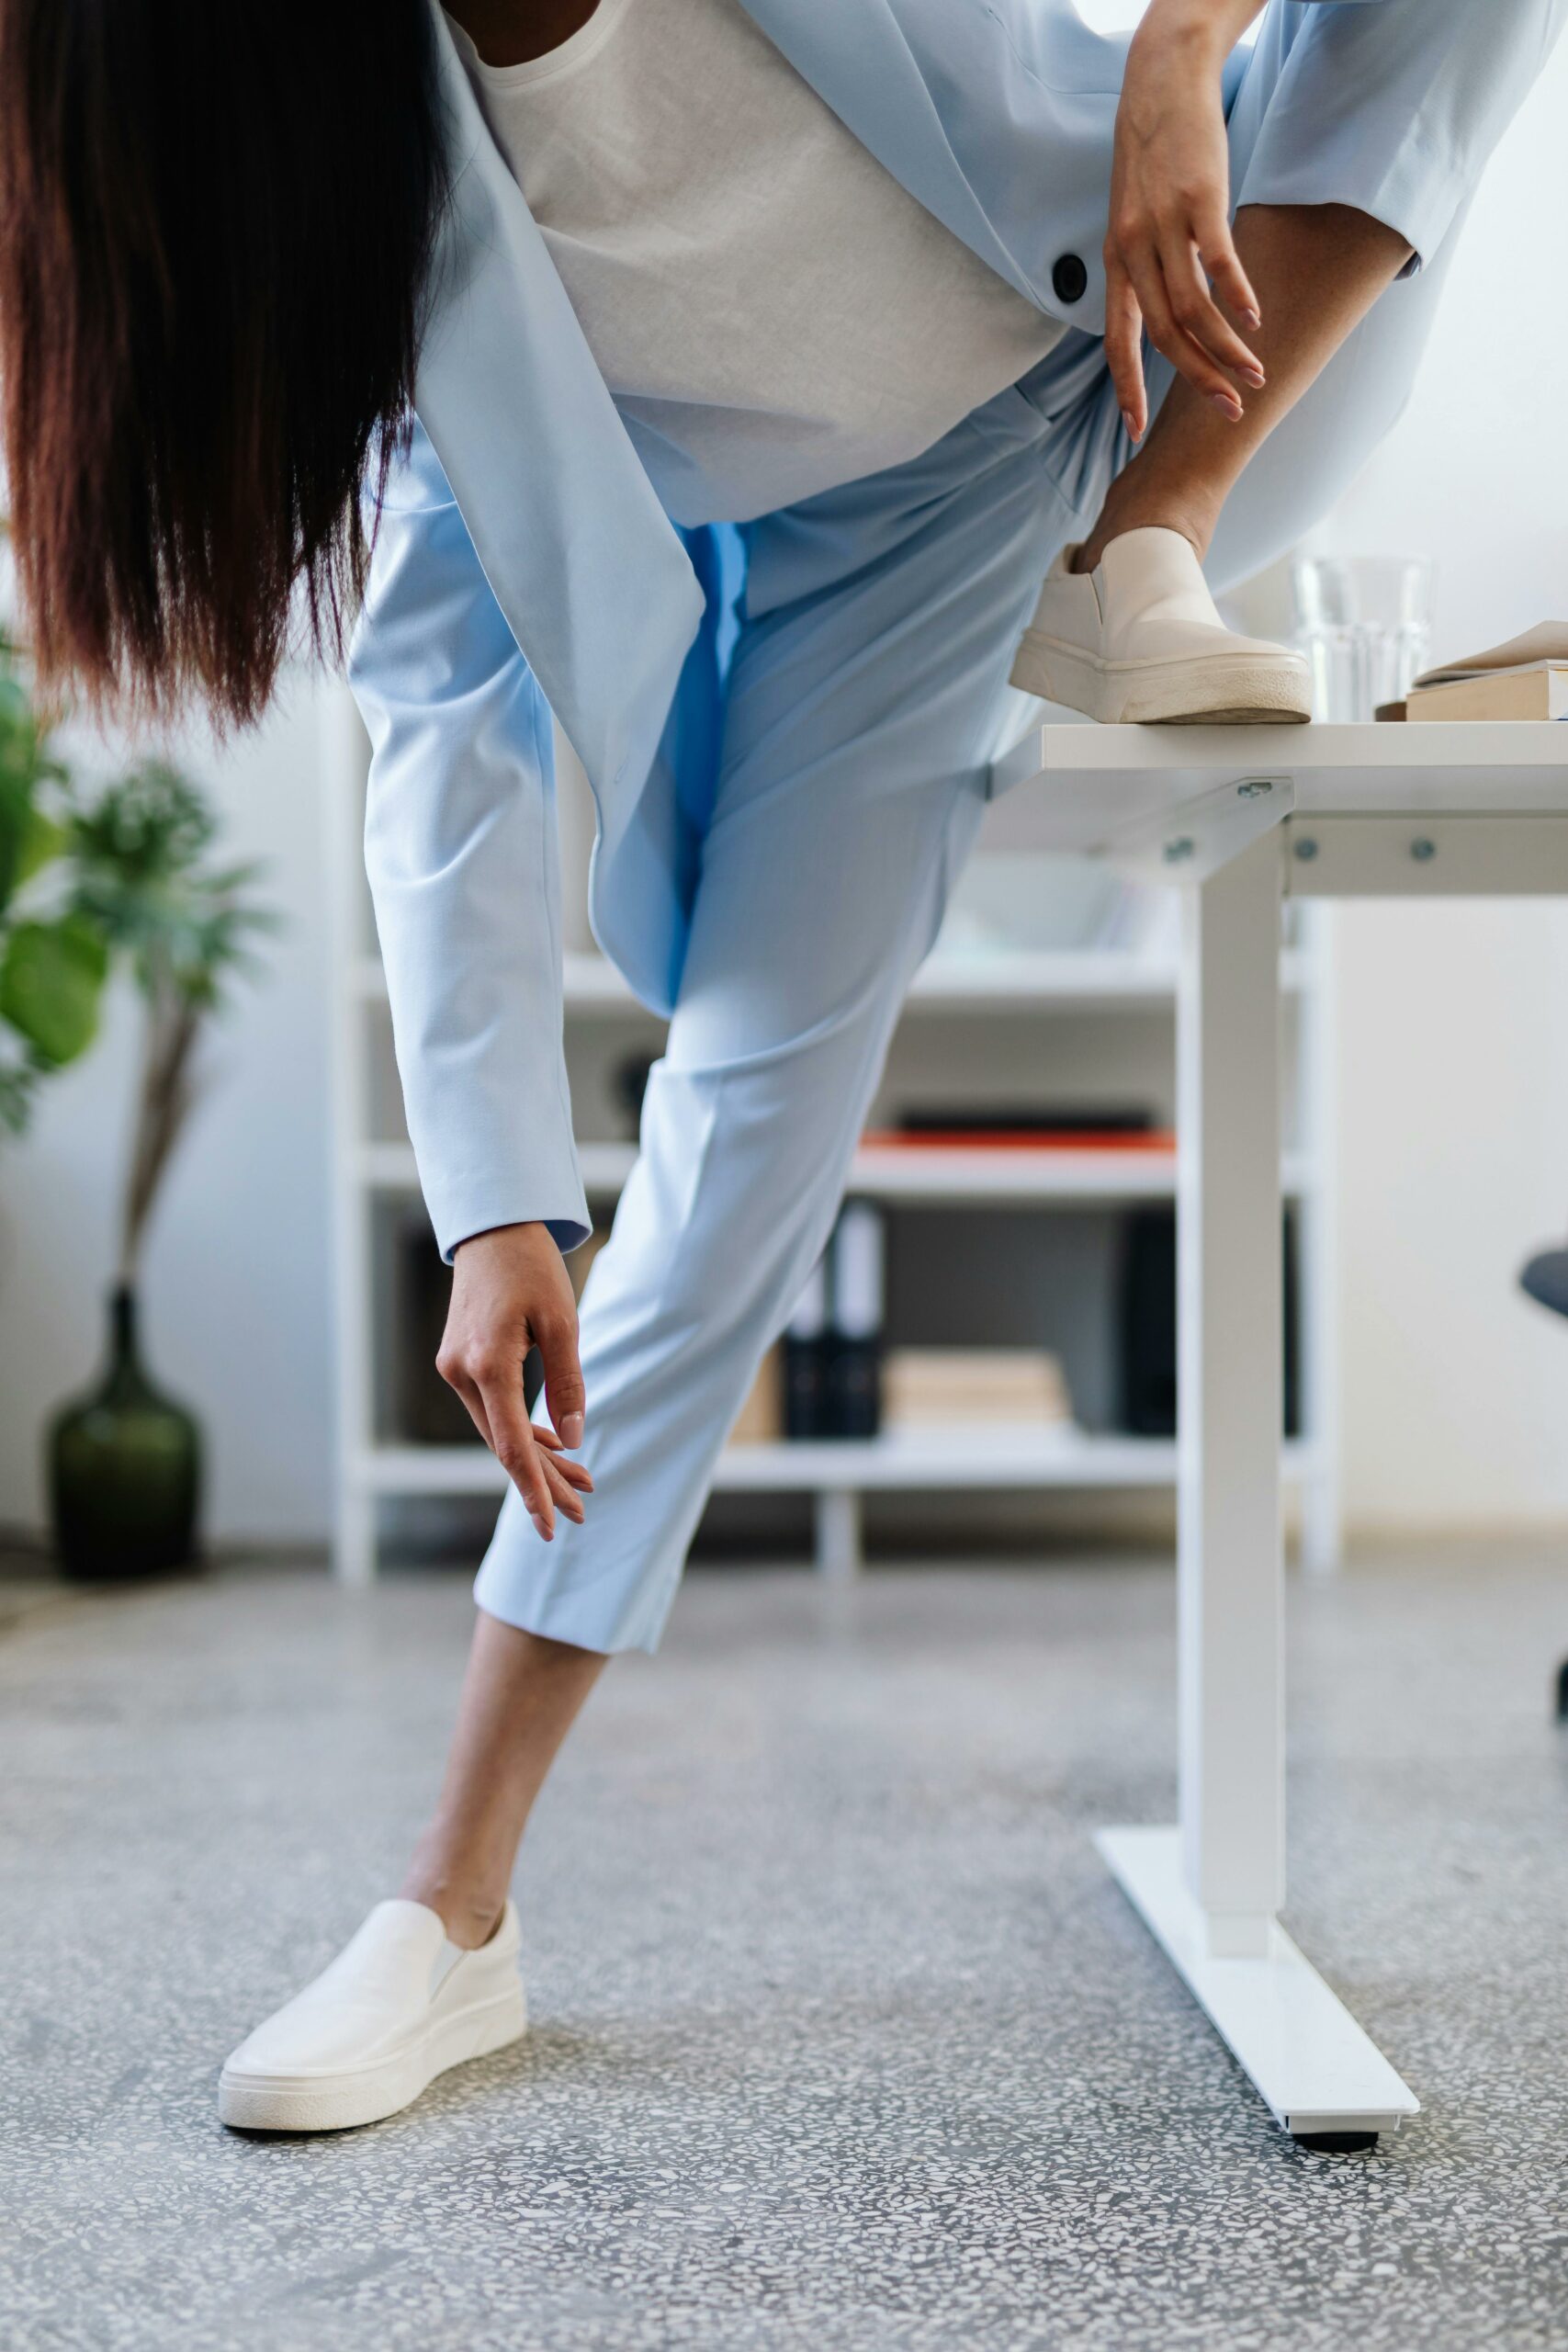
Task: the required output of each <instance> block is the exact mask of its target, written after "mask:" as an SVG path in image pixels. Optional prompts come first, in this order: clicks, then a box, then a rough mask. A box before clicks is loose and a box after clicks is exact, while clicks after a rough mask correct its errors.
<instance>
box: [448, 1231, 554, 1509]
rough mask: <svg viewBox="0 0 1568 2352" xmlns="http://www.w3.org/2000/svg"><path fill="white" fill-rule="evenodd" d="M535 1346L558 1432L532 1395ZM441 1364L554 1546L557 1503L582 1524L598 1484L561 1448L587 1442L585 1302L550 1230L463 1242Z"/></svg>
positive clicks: (477, 1237) (482, 1236)
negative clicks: (526, 1383) (538, 1415)
mask: <svg viewBox="0 0 1568 2352" xmlns="http://www.w3.org/2000/svg"><path fill="white" fill-rule="evenodd" d="M533 1348H537V1349H538V1351H539V1353H540V1355H541V1356H542V1357H543V1358H544V1363H545V1403H546V1405H547V1407H548V1408H549V1416H550V1419H551V1420H552V1421H553V1422H554V1423H555V1429H554V1431H553V1432H552V1431H551V1430H546V1429H536V1427H535V1426H534V1424H533V1422H532V1421H531V1420H530V1419H529V1418H528V1408H527V1406H526V1404H525V1401H524V1396H523V1363H524V1359H525V1357H526V1356H527V1354H528V1352H529V1351H530V1350H531V1349H533ZM435 1368H436V1370H437V1372H439V1373H440V1374H441V1377H442V1379H443V1380H445V1381H446V1383H447V1385H448V1386H450V1387H452V1388H455V1389H456V1390H457V1394H458V1396H459V1397H461V1398H462V1400H463V1402H464V1404H465V1405H466V1406H467V1407H468V1411H469V1413H470V1415H471V1416H472V1418H473V1423H474V1427H475V1428H476V1429H477V1430H479V1435H480V1436H481V1437H482V1438H483V1440H484V1442H485V1443H486V1444H487V1445H488V1446H489V1448H490V1450H491V1453H493V1454H494V1456H495V1458H496V1460H497V1461H498V1462H499V1463H500V1464H501V1466H502V1469H503V1470H504V1471H505V1472H506V1475H507V1476H508V1477H509V1478H510V1479H511V1481H512V1483H513V1486H514V1487H516V1489H517V1491H518V1493H519V1494H520V1495H521V1496H522V1498H523V1500H524V1501H525V1503H526V1505H527V1507H528V1513H529V1516H530V1518H531V1519H532V1520H533V1522H534V1524H535V1526H536V1528H537V1529H538V1531H539V1533H540V1534H541V1535H542V1536H543V1537H544V1539H545V1541H546V1543H547V1544H548V1543H550V1542H551V1541H552V1540H553V1539H554V1536H555V1532H556V1512H557V1510H562V1511H564V1512H565V1513H566V1515H567V1517H568V1518H569V1519H572V1520H576V1521H578V1522H579V1523H580V1524H581V1520H582V1515H583V1512H582V1503H581V1497H582V1496H583V1495H590V1494H592V1491H593V1481H592V1478H591V1477H590V1476H589V1475H588V1473H587V1471H586V1470H585V1469H584V1468H583V1467H582V1465H581V1463H579V1462H569V1461H568V1460H567V1459H566V1457H565V1454H564V1453H563V1451H562V1449H563V1448H565V1447H568V1446H579V1445H581V1443H582V1417H583V1396H582V1368H581V1364H580V1363H578V1360H577V1301H576V1299H575V1298H574V1297H573V1295H572V1289H571V1283H570V1279H569V1277H568V1274H567V1271H566V1267H565V1264H564V1263H563V1261H562V1259H561V1254H560V1251H559V1250H558V1249H557V1248H556V1245H555V1243H554V1241H553V1240H552V1239H551V1238H550V1233H549V1229H548V1227H546V1226H543V1225H502V1226H497V1227H495V1228H494V1230H493V1231H492V1232H490V1233H476V1234H475V1235H474V1237H473V1238H472V1239H471V1240H469V1241H465V1242H463V1243H462V1245H461V1246H460V1248H459V1249H458V1251H457V1265H456V1268H455V1270H454V1272H453V1276H452V1304H451V1306H450V1307H449V1308H448V1309H447V1314H446V1331H445V1333H444V1334H443V1336H442V1340H441V1350H440V1353H439V1354H438V1355H437V1357H436V1359H435Z"/></svg>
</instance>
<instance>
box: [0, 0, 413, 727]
mask: <svg viewBox="0 0 1568 2352" xmlns="http://www.w3.org/2000/svg"><path fill="white" fill-rule="evenodd" d="M442 195H443V166H442V137H441V124H440V120H439V99H438V96H437V91H436V85H435V65H434V29H433V26H432V23H431V19H430V14H429V5H428V0H0V401H3V405H4V436H5V457H6V471H7V475H8V478H9V479H8V495H9V501H10V509H11V520H12V532H13V538H14V542H15V548H16V556H17V575H18V580H19V584H20V589H21V594H22V596H23V600H24V604H25V607H26V618H27V622H28V630H29V635H30V639H31V643H32V646H33V650H34V653H35V656H36V658H37V662H38V665H39V673H40V676H41V678H42V680H43V682H44V684H45V685H46V686H50V685H52V686H54V687H56V688H64V687H72V688H74V689H75V690H77V691H78V692H80V693H81V694H83V695H85V697H86V698H87V699H88V700H89V701H91V702H93V703H95V704H97V705H100V706H101V705H105V704H117V705H124V704H128V703H129V704H133V705H139V706H140V707H142V708H144V709H149V710H152V711H156V712H160V713H166V712H168V711H170V710H172V709H173V708H174V707H176V706H177V705H178V704H180V703H181V702H182V701H184V700H185V699H186V697H187V696H188V695H192V694H197V695H202V696H204V697H205V698H206V699H207V700H208V701H209V703H210V704H211V705H212V706H213V707H214V708H215V710H216V711H217V713H218V714H219V715H220V718H227V719H230V720H232V721H238V722H240V723H243V722H245V721H247V720H249V719H253V718H255V716H256V715H257V713H258V712H259V711H260V710H261V708H262V707H263V706H264V704H265V701H266V699H267V696H268V695H269V693H270V691H271V689H272V686H273V684H274V682H275V680H276V675H277V670H278V665H279V663H280V662H281V660H282V658H283V656H284V653H285V651H286V650H288V634H289V628H290V620H291V613H292V612H293V611H294V610H295V609H299V610H300V611H302V613H303V615H304V616H305V621H306V628H307V632H308V634H309V635H310V637H311V638H312V639H314V642H315V644H316V645H317V647H318V648H321V649H325V650H337V649H339V648H340V647H341V642H342V637H343V630H344V623H345V620H346V618H347V617H348V616H349V615H350V614H351V612H352V609H353V606H354V604H355V600H356V597H357V594H358V591H359V589H360V587H361V585H362V583H363V578H364V572H365V566H366V561H367V526H366V523H365V521H364V519H363V517H362V511H361V501H360V492H361V488H362V485H363V483H364V481H365V478H366V474H367V468H369V469H372V470H374V469H375V467H376V465H377V464H378V462H379V464H380V465H381V466H382V467H384V465H385V463H386V462H387V453H388V452H389V450H390V448H391V447H394V446H395V443H396V440H397V436H398V435H399V434H400V432H401V431H402V430H403V429H404V427H405V426H406V422H407V417H408V413H409V401H410V397H411V391H412V379H413V369H414V361H415V356H416V345H417V340H418V328H419V314H420V294H421V288H422V285H423V277H424V274H425V269H426V266H427V262H428V257H429V254H430V250H431V244H432V239H433V236H434V224H435V220H436V217H437V214H438V210H439V207H440V204H441V201H442ZM378 448H379V449H380V451H381V455H380V458H379V460H378V458H377V454H376V453H377V451H378ZM297 596H298V599H299V603H298V607H296V602H295V600H296V597H297Z"/></svg>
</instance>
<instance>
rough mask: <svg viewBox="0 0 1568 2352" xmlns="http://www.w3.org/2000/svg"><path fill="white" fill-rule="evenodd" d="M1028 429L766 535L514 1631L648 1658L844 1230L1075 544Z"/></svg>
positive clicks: (512, 1550) (505, 1578)
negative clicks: (858, 1157)
mask: <svg viewBox="0 0 1568 2352" xmlns="http://www.w3.org/2000/svg"><path fill="white" fill-rule="evenodd" d="M1002 408H1003V411H1004V412H1005V413H1009V414H1016V413H1022V416H1023V417H1024V419H1025V421H1026V424H1027V421H1028V420H1030V419H1032V415H1033V413H1032V411H1029V410H1028V409H1027V406H1026V404H1025V403H1021V402H1018V403H1012V404H1011V405H1010V404H1009V403H1006V402H1004V403H1002ZM1029 430H1030V431H1031V432H1032V438H1033V446H1032V447H1021V446H1020V445H1019V443H1018V441H1017V440H1016V439H1015V440H1013V441H1012V442H1010V441H1009V439H1008V438H1007V434H1006V431H1005V430H1004V431H1003V432H1001V433H998V431H997V430H996V429H995V427H994V426H987V425H983V424H967V425H964V426H961V427H959V428H958V430H957V431H956V432H955V433H954V434H953V435H949V436H947V440H946V442H945V443H944V444H942V445H939V447H938V449H937V450H936V451H933V452H931V453H928V456H927V458H924V459H921V460H918V461H917V462H916V464H915V465H914V466H913V467H911V468H902V469H896V471H895V473H894V474H892V475H889V476H882V477H878V478H876V479H875V480H874V481H870V482H866V483H862V484H854V485H851V486H849V487H848V488H847V489H846V490H845V491H843V492H833V493H829V495H828V496H827V497H826V498H823V499H818V500H813V501H810V502H807V503H806V504H805V505H803V506H801V507H797V508H795V509H793V510H791V512H790V513H788V514H787V515H780V516H774V517H771V518H768V519H767V520H766V521H764V522H763V523H762V524H760V525H759V526H756V527H755V529H754V530H753V531H752V532H751V534H750V558H751V560H750V585H749V594H748V605H747V612H746V616H745V618H744V622H743V626H742V630H741V635H740V639H739V645H738V647H737V650H736V655H735V660H734V664H733V668H732V671H731V675H730V680H729V685H728V709H727V718H726V731H725V741H724V749H723V758H722V763H721V775H720V780H719V787H718V797H717V803H716V810H715V814H714V818H713V820H712V824H711V827H710V830H709V832H708V835H707V839H706V842H705V850H704V855H703V866H702V874H701V879H700V883H699V887H698V891H697V897H696V904H695V909H694V921H693V928H692V936H691V943H690V947H689V950H688V954H687V959H686V965H685V969H684V974H683V978H682V987H681V990H680V996H679V1001H678V1004H677V1007H676V1012H675V1015H674V1019H673V1021H672V1023H671V1031H670V1038H669V1046H668V1050H667V1052H666V1055H665V1057H664V1059H663V1060H662V1061H661V1062H660V1064H658V1065H657V1066H656V1068H655V1069H654V1071H653V1074H652V1077H651V1079H650V1081H649V1090H648V1095H647V1100H646V1103H645V1107H644V1113H643V1125H642V1138H641V1142H642V1148H641V1153H640V1157H639V1159H638V1160H637V1166H636V1168H635V1170H634V1171H633V1174H632V1177H631V1179H630V1182H628V1184H627V1187H626V1193H625V1194H624V1196H623V1199H622V1201H621V1204H620V1208H619V1212H618V1214H617V1216H616V1219H615V1231H614V1234H613V1237H612V1238H611V1240H610V1243H609V1245H608V1247H607V1248H606V1249H605V1250H604V1251H603V1252H602V1253H601V1256H600V1258H599V1259H598V1261H596V1263H595V1265H594V1268H593V1272H592V1277H591V1279H590V1281H589V1283H588V1287H587V1292H586V1295H585V1298H584V1302H583V1315H582V1329H581V1342H582V1368H583V1376H584V1380H585V1383H586V1385H587V1390H588V1417H587V1418H588V1436H587V1442H586V1446H585V1449H584V1454H585V1459H586V1461H587V1463H588V1466H589V1467H590V1469H591V1470H592V1474H593V1479H594V1487H595V1492H594V1496H593V1500H592V1506H591V1508H590V1510H589V1512H588V1517H587V1523H586V1524H585V1525H584V1526H582V1527H575V1526H570V1525H563V1526H562V1527H561V1528H560V1529H559V1530H558V1534H557V1539H556V1542H555V1543H554V1544H552V1545H546V1544H541V1543H540V1541H539V1539H538V1538H537V1536H536V1533H535V1532H534V1530H533V1529H532V1527H531V1526H530V1525H529V1522H528V1520H527V1516H526V1513H525V1511H524V1510H522V1508H521V1506H520V1505H518V1504H516V1503H515V1502H514V1501H513V1498H508V1500H507V1503H506V1505H505V1507H504V1509H503V1511H502V1521H501V1523H500V1525H499V1526H498V1529H497V1532H496V1537H495V1541H494V1543H493V1544H492V1545H491V1551H490V1553H489V1555H488V1556H487V1558H486V1560H485V1563H484V1565H483V1566H482V1568H481V1570H480V1574H479V1583H478V1586H477V1588H476V1590H477V1597H478V1599H479V1603H480V1606H481V1607H482V1608H483V1609H484V1610H486V1611H489V1612H490V1613H491V1615H494V1616H497V1617H500V1618H502V1619H503V1620H504V1621H506V1622H507V1623H511V1624H513V1625H520V1626H523V1627H525V1628H527V1629H528V1630H530V1631H532V1632H535V1633H542V1634H549V1635H551V1636H553V1637H554V1638H556V1639H558V1640H563V1641H567V1642H573V1643H578V1644H581V1645H583V1646H584V1647H587V1648H592V1649H594V1650H615V1649H621V1648H626V1647H632V1646H641V1647H645V1648H652V1647H653V1646H654V1645H656V1643H657V1641H658V1638H659V1634H660V1630H661V1628H662V1625H663V1623H664V1619H665V1616H666V1614H667V1612H668V1610H669V1607H670V1604H671V1600H672V1598H673V1595H674V1592H675V1589H676V1586H677V1583H678V1580H679V1577H680V1573H681V1569H682V1563H683V1560H684V1555H685V1552H686V1549H687V1546H688V1544H689V1543H690V1540H691V1536H692V1532H693V1530H694V1526H695V1524H696V1521H697V1518H698V1515H699V1513H700V1511H701V1510H702V1506H703V1503H704V1500H705V1495H706V1492H707V1488H708V1484H709V1480H710V1478H711V1476H712V1472H713V1468H714V1464H715V1462H716V1458H717V1455H718V1453H719V1451H720V1449H721V1447H722V1445H723V1443H724V1441H725V1439H726V1437H727V1436H728V1430H729V1428H730V1426H731V1424H732V1422H733V1420H734V1418H735V1415H736V1413H737V1411H738V1409H739V1406H740V1404H741V1402H742V1400H743V1398H744V1397H745V1394H746V1391H747V1389H748V1387H749V1385H750V1382H751V1380H752V1378H753V1377H754V1374H755V1371H756V1368H757V1365H758V1363H760V1361H761V1356H762V1354H763V1352H764V1351H765V1349H766V1347H767V1346H768V1344H769V1343H770V1342H771V1340H773V1338H774V1337H776V1335H777V1333H778V1331H779V1330H780V1329H781V1328H782V1327H783V1324H784V1321H785V1319H786V1317H787V1316H788V1314H789V1312H790V1310H791V1308H792V1307H793V1306H794V1304H795V1298H796V1297H797V1295H798V1294H799V1291H800V1288H801V1285H802V1283H804V1281H805V1279H806V1277H807V1273H808V1272H809V1271H810V1269H811V1266H812V1264H813V1263H814V1261H815V1260H816V1258H817V1256H818V1253H819V1252H820V1250H821V1249H822V1247H823V1244H824V1242H825V1241H826V1239H827V1238H828V1234H829V1230H830V1227H831V1225H832V1221H833V1217H834V1215H835V1212H836V1209H837V1206H838V1204H839V1200H840V1194H841V1193H842V1189H843V1186H844V1182H845V1180H846V1176H847V1173H848V1170H849V1166H850V1161H851V1159H852V1154H853V1152H854V1149H855V1146H856V1142H857V1140H858V1138H859V1136H860V1133H861V1130H862V1127H863V1122H864V1119H865V1116H866V1113H867V1111H868V1109H869V1106H870V1103H871V1101H872V1097H873V1095H874V1091H875V1088H876V1085H877V1081H878V1078H879V1075H880V1071H881V1067H882V1062H883V1057H884V1055H885V1052H886V1046H887V1042H888V1039H889V1036H890V1035H891V1033H892V1030H893V1027H894V1024H895V1023H896V1021H897V1016H898V1012H899V1007H900V1004H901V1002H902V1000H903V997H904V993H905V990H906V989H907V986H908V981H909V978H910V977H911V975H912V974H913V972H914V970H915V968H916V967H917V966H918V964H919V961H920V959H921V957H922V956H924V955H925V953H926V952H927V950H928V949H929V947H930V946H931V943H932V941H933V940H934V938H935V935H936V932H937V929H938V926H939V923H940V922H941V918H942V910H943V906H944V904H945V901H946V897H947V893H948V888H949V885H950V883H951V881H952V878H953V875H954V873H955V871H956V870H957V868H958V866H959V865H960V864H961V862H962V860H963V857H964V854H965V852H966V850H967V848H968V846H969V843H970V842H971V840H972V838H973V835H974V832H975V831H976V827H977V825H978V822H979V818H980V814H981V809H982V807H983V804H984V796H985V791H986V786H987V773H988V768H989V763H990V761H991V759H992V757H993V756H994V755H995V753H996V752H997V751H998V749H999V748H1000V744H999V735H1000V732H1001V729H1002V724H1003V714H1004V713H1005V712H1006V711H1007V710H1008V709H1009V707H1010V703H1011V697H1010V695H1009V690H1008V687H1007V683H1006V681H1007V665H1008V660H1009V655H1010V647H1011V644H1012V641H1013V639H1014V636H1015V635H1016V631H1017V629H1018V628H1020V627H1021V624H1022V621H1023V619H1024V618H1025V617H1026V616H1027V612H1028V608H1029V604H1030V600H1031V596H1032V590H1033V585H1034V583H1035V582H1036V581H1037V579H1038V575H1039V571H1040V570H1041V569H1042V568H1043V565H1044V563H1045V562H1047V561H1048V560H1049V559H1050V557H1051V555H1052V554H1053V552H1054V551H1055V547H1056V546H1057V545H1059V544H1060V542H1061V540H1062V539H1063V538H1065V537H1066V536H1067V531H1068V528H1069V526H1070V520H1071V518H1070V515H1069V514H1068V512H1067V510H1066V506H1065V505H1064V503H1062V501H1061V500H1060V498H1059V497H1058V496H1057V495H1056V494H1055V492H1054V491H1053V490H1052V488H1051V485H1050V482H1049V480H1048V477H1047V474H1046V472H1045V470H1044V469H1043V467H1042V465H1041V464H1040V462H1039V457H1038V445H1039V442H1040V440H1041V439H1043V435H1044V431H1045V427H1044V424H1043V421H1042V420H1039V419H1034V420H1033V423H1032V425H1031V426H1030V427H1029Z"/></svg>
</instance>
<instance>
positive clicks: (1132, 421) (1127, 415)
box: [1122, 408, 1138, 441]
mask: <svg viewBox="0 0 1568 2352" xmlns="http://www.w3.org/2000/svg"><path fill="white" fill-rule="evenodd" d="M1122 424H1124V425H1125V426H1126V428H1127V438H1128V440H1129V441H1135V440H1136V439H1137V437H1138V420H1137V418H1136V417H1135V416H1134V414H1133V412H1132V410H1131V409H1130V408H1124V409H1123V410H1122Z"/></svg>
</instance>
